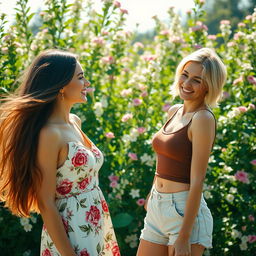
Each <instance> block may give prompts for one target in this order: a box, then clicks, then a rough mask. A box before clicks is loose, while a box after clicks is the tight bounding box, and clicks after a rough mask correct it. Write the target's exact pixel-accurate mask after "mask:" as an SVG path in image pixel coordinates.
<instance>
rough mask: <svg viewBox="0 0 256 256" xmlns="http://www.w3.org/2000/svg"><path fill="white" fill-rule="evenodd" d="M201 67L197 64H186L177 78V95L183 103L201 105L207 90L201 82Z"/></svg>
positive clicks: (191, 62)
mask: <svg viewBox="0 0 256 256" xmlns="http://www.w3.org/2000/svg"><path fill="white" fill-rule="evenodd" d="M202 71H203V67H202V65H201V64H200V63H198V62H193V61H190V62H188V63H187V64H186V65H185V66H184V68H183V70H182V72H181V74H180V78H179V95H180V98H181V99H183V100H184V101H195V102H198V103H203V102H204V98H205V95H206V93H207V88H206V86H205V85H204V83H203V80H202Z"/></svg>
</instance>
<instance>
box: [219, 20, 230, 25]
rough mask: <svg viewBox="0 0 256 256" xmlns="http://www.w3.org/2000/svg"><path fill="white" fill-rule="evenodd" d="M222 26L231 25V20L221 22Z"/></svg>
mask: <svg viewBox="0 0 256 256" xmlns="http://www.w3.org/2000/svg"><path fill="white" fill-rule="evenodd" d="M220 24H222V25H230V21H229V20H221V21H220Z"/></svg>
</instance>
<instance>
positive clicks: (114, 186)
mask: <svg viewBox="0 0 256 256" xmlns="http://www.w3.org/2000/svg"><path fill="white" fill-rule="evenodd" d="M117 185H118V183H117V181H116V180H113V181H111V182H110V184H109V186H110V187H111V188H116V187H117Z"/></svg>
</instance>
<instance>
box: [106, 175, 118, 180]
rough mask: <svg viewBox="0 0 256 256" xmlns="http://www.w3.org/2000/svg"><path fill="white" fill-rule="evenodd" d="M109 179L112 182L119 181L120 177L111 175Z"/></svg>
mask: <svg viewBox="0 0 256 256" xmlns="http://www.w3.org/2000/svg"><path fill="white" fill-rule="evenodd" d="M108 178H109V180H110V181H119V177H118V176H116V175H109V176H108Z"/></svg>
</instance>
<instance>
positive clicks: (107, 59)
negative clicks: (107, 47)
mask: <svg viewBox="0 0 256 256" xmlns="http://www.w3.org/2000/svg"><path fill="white" fill-rule="evenodd" d="M101 61H102V62H103V63H104V64H113V63H114V62H115V59H114V57H113V56H106V57H102V58H101Z"/></svg>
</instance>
